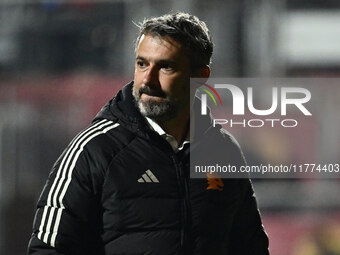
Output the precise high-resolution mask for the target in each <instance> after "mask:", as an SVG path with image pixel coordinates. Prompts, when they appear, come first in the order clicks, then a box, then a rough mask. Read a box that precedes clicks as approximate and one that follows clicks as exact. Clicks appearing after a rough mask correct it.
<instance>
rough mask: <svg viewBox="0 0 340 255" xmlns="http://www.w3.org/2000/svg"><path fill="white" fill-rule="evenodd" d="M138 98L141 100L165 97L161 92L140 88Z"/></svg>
mask: <svg viewBox="0 0 340 255" xmlns="http://www.w3.org/2000/svg"><path fill="white" fill-rule="evenodd" d="M139 96H140V97H141V98H142V96H144V97H150V98H166V95H165V93H164V92H163V91H159V90H154V89H150V87H146V86H145V87H141V88H140V89H139Z"/></svg>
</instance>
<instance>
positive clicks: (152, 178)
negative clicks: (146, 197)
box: [138, 169, 159, 183]
mask: <svg viewBox="0 0 340 255" xmlns="http://www.w3.org/2000/svg"><path fill="white" fill-rule="evenodd" d="M138 182H154V183H159V180H158V179H157V178H156V176H154V174H153V173H152V172H151V170H150V169H148V170H146V171H145V174H143V175H142V178H139V179H138Z"/></svg>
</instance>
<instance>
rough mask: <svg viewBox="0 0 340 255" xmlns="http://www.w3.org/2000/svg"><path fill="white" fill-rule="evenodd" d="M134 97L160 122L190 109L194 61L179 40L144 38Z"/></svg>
mask: <svg viewBox="0 0 340 255" xmlns="http://www.w3.org/2000/svg"><path fill="white" fill-rule="evenodd" d="M133 96H134V98H135V100H136V102H137V105H138V108H139V109H140V111H141V113H142V114H143V115H144V116H146V117H149V118H152V119H154V120H156V121H157V120H159V121H167V120H170V119H173V118H175V117H177V116H178V114H179V113H181V112H183V111H188V109H189V104H190V98H189V96H190V61H189V58H188V57H187V55H186V53H185V50H184V48H183V46H182V45H181V44H180V43H179V42H177V41H175V40H173V39H172V38H170V37H157V36H151V35H146V36H144V35H143V36H142V37H141V39H140V42H139V45H138V48H137V52H136V64H135V78H134V87H133Z"/></svg>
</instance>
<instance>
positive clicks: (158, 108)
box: [133, 89, 178, 121]
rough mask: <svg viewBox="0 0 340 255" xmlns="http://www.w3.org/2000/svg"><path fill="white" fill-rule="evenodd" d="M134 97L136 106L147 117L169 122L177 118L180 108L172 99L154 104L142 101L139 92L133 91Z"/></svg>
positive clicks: (150, 101)
mask: <svg viewBox="0 0 340 255" xmlns="http://www.w3.org/2000/svg"><path fill="white" fill-rule="evenodd" d="M133 97H134V98H135V102H136V105H137V107H138V109H139V111H140V112H141V114H142V115H143V116H145V117H148V118H150V119H152V120H155V121H168V120H171V119H173V118H174V117H176V115H177V112H178V107H177V106H176V105H175V103H174V102H173V101H171V100H170V99H166V101H164V102H157V103H156V102H153V101H152V100H147V101H145V102H144V101H142V100H141V96H140V94H139V91H136V90H135V89H133Z"/></svg>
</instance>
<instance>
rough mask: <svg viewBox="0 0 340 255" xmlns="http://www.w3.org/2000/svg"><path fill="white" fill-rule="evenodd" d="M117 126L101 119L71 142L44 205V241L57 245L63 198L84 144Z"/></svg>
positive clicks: (40, 235) (42, 237)
mask: <svg viewBox="0 0 340 255" xmlns="http://www.w3.org/2000/svg"><path fill="white" fill-rule="evenodd" d="M117 126H119V124H118V123H113V122H112V121H109V120H101V121H99V122H97V123H95V124H93V125H91V126H89V127H88V128H87V129H85V130H84V131H82V132H81V133H80V134H79V135H78V136H76V137H75V138H74V139H73V141H72V142H71V144H70V146H69V148H68V150H67V151H66V153H65V155H64V157H63V159H62V161H61V163H60V166H59V168H58V170H57V173H56V177H55V179H54V181H53V184H52V186H51V189H50V191H49V193H48V197H47V205H46V206H45V207H44V211H43V215H42V219H41V223H40V226H39V232H38V238H39V239H40V240H42V241H43V242H44V243H46V244H49V245H51V246H52V247H55V240H56V237H57V234H58V227H59V223H60V219H61V216H62V211H63V210H64V209H65V207H64V205H63V198H64V196H65V194H66V192H67V189H68V186H69V185H70V183H71V181H72V172H73V169H74V167H75V165H76V162H77V160H78V157H79V155H80V154H81V152H82V151H83V149H84V146H85V145H86V144H87V143H88V142H89V141H90V140H91V139H93V138H94V137H96V136H99V135H101V134H104V133H106V132H108V131H109V130H111V129H113V128H116V127H117ZM53 221H54V224H53ZM51 233H52V235H51ZM49 239H50V242H49Z"/></svg>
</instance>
